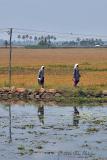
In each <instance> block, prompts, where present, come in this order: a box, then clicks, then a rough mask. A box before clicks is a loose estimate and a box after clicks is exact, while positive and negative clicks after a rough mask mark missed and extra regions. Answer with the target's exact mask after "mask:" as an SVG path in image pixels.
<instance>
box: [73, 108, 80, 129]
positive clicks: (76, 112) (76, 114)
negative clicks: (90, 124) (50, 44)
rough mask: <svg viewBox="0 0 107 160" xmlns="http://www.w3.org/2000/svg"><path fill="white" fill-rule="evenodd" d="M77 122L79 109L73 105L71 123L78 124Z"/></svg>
mask: <svg viewBox="0 0 107 160" xmlns="http://www.w3.org/2000/svg"><path fill="white" fill-rule="evenodd" d="M78 124H79V111H78V109H77V108H76V107H74V114H73V125H74V126H78Z"/></svg>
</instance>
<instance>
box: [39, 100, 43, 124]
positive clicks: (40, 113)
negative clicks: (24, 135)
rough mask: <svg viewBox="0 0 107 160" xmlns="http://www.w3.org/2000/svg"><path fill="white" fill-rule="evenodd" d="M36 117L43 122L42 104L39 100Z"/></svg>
mask: <svg viewBox="0 0 107 160" xmlns="http://www.w3.org/2000/svg"><path fill="white" fill-rule="evenodd" d="M38 118H39V121H40V123H41V124H44V104H43V103H42V102H40V104H39V106H38Z"/></svg>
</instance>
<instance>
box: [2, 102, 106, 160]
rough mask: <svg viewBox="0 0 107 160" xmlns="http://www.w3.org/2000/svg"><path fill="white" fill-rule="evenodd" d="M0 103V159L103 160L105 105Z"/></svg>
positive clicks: (104, 154) (104, 148) (104, 156)
mask: <svg viewBox="0 0 107 160" xmlns="http://www.w3.org/2000/svg"><path fill="white" fill-rule="evenodd" d="M77 109H78V111H79V115H76V114H74V107H73V106H54V105H53V106H47V105H44V104H43V103H40V104H39V105H34V104H24V103H22V104H11V105H10V104H0V160H9V159H11V160H16V159H21V160H35V159H37V160H83V159H84V160H88V159H89V160H97V159H98V160H100V159H101V160H106V159H107V106H106V105H104V106H96V107H94V106H89V107H85V106H84V107H79V106H78V107H77Z"/></svg>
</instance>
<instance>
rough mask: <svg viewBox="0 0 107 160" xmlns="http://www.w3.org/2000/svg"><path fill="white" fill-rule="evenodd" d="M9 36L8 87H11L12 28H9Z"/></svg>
mask: <svg viewBox="0 0 107 160" xmlns="http://www.w3.org/2000/svg"><path fill="white" fill-rule="evenodd" d="M9 35H10V50H9V87H11V59H12V28H10V31H9Z"/></svg>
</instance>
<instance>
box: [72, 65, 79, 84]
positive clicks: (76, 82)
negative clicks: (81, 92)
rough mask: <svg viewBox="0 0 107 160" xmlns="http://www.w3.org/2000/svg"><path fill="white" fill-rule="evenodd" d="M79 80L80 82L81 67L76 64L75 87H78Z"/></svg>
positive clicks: (74, 70) (74, 73) (74, 71)
mask: <svg viewBox="0 0 107 160" xmlns="http://www.w3.org/2000/svg"><path fill="white" fill-rule="evenodd" d="M79 80H80V73H79V65H78V64H75V65H74V69H73V81H74V87H76V86H77V84H78V82H79Z"/></svg>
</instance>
